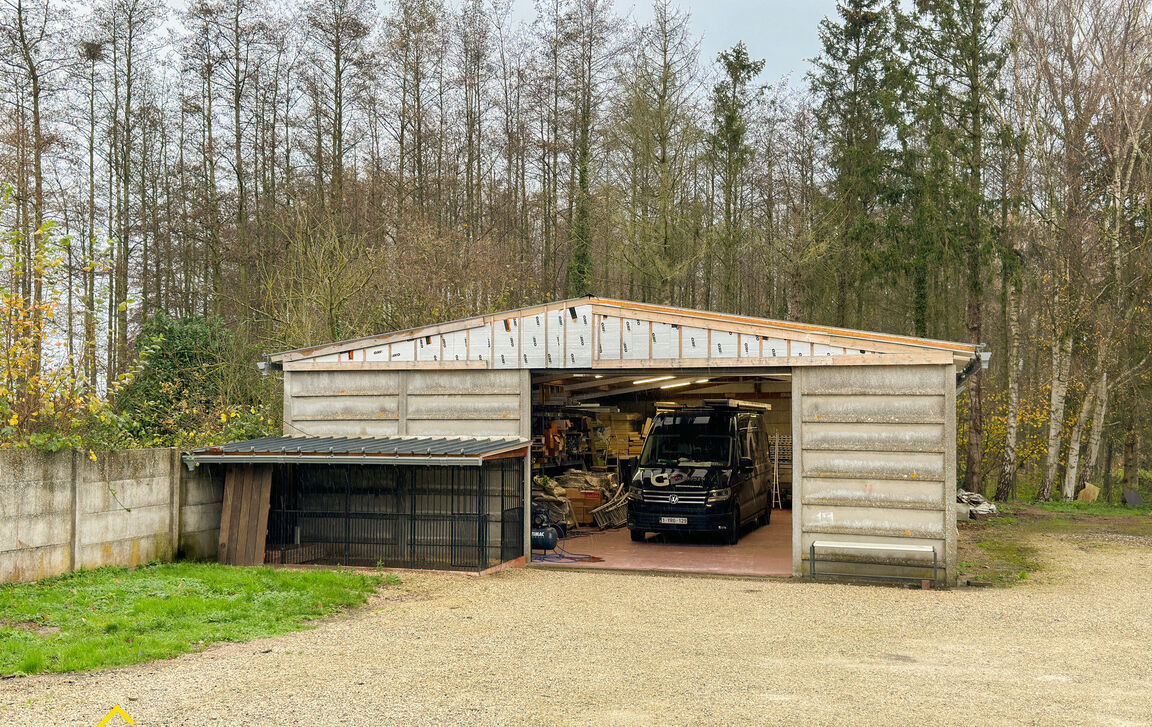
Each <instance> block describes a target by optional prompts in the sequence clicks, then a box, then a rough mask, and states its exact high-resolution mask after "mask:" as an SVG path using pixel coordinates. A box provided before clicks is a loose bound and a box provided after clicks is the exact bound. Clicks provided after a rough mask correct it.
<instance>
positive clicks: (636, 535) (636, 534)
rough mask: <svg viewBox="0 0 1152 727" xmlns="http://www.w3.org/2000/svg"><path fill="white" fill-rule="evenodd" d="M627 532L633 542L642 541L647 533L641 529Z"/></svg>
mask: <svg viewBox="0 0 1152 727" xmlns="http://www.w3.org/2000/svg"><path fill="white" fill-rule="evenodd" d="M628 533H629V534H630V535H631V536H632V542H633V543H643V542H644V538H645V537H646V536H647V535H648V533H647V532H645V531H643V530H629V531H628Z"/></svg>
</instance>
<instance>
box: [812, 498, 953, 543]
mask: <svg viewBox="0 0 1152 727" xmlns="http://www.w3.org/2000/svg"><path fill="white" fill-rule="evenodd" d="M802 519H803V524H804V532H805V533H808V534H832V533H835V534H839V535H849V536H856V535H868V536H873V537H875V536H881V535H883V536H890V537H896V538H909V537H914V538H929V539H931V538H938V539H940V540H941V541H943V540H944V523H943V521H942V520H941V519H940V509H939V508H936V509H934V510H912V509H908V508H888V507H874V506H873V507H836V506H828V505H815V504H813V505H810V504H808V503H805V505H804V512H803V516H802Z"/></svg>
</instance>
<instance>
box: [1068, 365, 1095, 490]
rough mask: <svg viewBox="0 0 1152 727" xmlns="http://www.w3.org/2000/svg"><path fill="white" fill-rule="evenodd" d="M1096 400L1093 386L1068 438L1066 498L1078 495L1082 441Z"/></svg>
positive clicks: (1085, 398)
mask: <svg viewBox="0 0 1152 727" xmlns="http://www.w3.org/2000/svg"><path fill="white" fill-rule="evenodd" d="M1095 402H1096V388H1095V387H1093V388H1092V389H1091V390H1089V392H1088V396H1086V397H1084V404H1083V405H1082V406H1081V407H1080V415H1079V416H1078V417H1076V426H1074V427H1072V436H1071V438H1070V439H1069V440H1068V466H1067V467H1066V468H1065V470H1064V487H1063V489H1062V494H1063V495H1064V499H1065V500H1071V499H1072V498H1073V497H1075V496H1076V480H1077V478H1078V477H1079V476H1080V443H1081V442H1082V441H1083V438H1084V426H1085V425H1086V424H1087V423H1088V412H1089V411H1091V410H1092V407H1093V405H1094V404H1095Z"/></svg>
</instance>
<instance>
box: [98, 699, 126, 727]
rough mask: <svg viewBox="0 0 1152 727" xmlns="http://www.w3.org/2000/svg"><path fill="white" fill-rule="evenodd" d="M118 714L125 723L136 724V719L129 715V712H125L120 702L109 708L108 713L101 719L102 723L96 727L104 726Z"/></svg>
mask: <svg viewBox="0 0 1152 727" xmlns="http://www.w3.org/2000/svg"><path fill="white" fill-rule="evenodd" d="M116 715H120V718H121V719H123V720H124V723H125V724H136V720H134V719H132V718H131V717H129V716H128V713H127V712H125V711H124V710H123V709H122V708H121V707H120V705H119V704H114V705H112V709H110V710H108V714H106V715H104V719H102V720H100V724H98V725H96V727H104V725H106V724H108V722H109V721H111V720H112V718H113V717H115V716H116Z"/></svg>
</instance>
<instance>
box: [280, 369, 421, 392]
mask: <svg viewBox="0 0 1152 727" xmlns="http://www.w3.org/2000/svg"><path fill="white" fill-rule="evenodd" d="M290 373H291V378H290V379H288V380H287V382H286V384H285V394H287V395H288V396H292V397H297V396H301V397H307V396H329V395H332V394H370V395H381V394H392V395H395V394H398V393H400V377H399V375H398V374H399V372H396V371H357V370H348V371H292V372H290Z"/></svg>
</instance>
